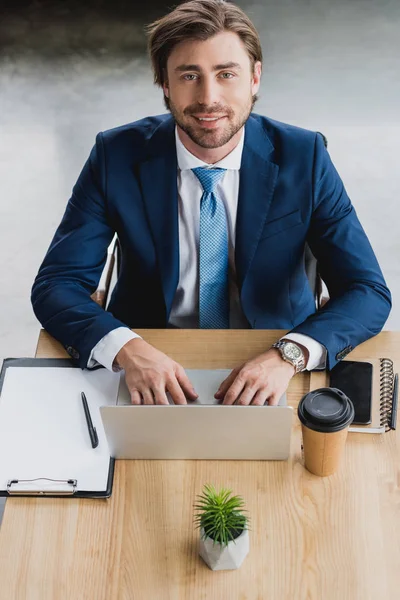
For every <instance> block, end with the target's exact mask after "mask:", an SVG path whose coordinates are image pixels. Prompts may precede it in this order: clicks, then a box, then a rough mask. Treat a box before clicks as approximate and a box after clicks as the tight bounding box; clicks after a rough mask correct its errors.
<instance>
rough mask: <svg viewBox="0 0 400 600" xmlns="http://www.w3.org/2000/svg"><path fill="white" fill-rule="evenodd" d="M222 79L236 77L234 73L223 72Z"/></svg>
mask: <svg viewBox="0 0 400 600" xmlns="http://www.w3.org/2000/svg"><path fill="white" fill-rule="evenodd" d="M221 77H222V79H233V78H234V77H235V75H234V73H221Z"/></svg>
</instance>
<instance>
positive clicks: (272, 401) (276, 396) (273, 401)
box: [268, 393, 281, 406]
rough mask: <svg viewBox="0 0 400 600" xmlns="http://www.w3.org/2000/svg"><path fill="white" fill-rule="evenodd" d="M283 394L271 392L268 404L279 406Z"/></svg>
mask: <svg viewBox="0 0 400 600" xmlns="http://www.w3.org/2000/svg"><path fill="white" fill-rule="evenodd" d="M280 397H281V394H277V393H274V394H270V396H269V398H268V405H269V406H277V405H278V402H279V400H280Z"/></svg>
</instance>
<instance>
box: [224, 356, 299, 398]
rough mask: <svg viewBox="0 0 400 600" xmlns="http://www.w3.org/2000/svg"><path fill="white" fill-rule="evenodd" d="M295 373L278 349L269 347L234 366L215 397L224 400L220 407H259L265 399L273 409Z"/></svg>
mask: <svg viewBox="0 0 400 600" xmlns="http://www.w3.org/2000/svg"><path fill="white" fill-rule="evenodd" d="M294 374H295V369H294V367H293V366H292V365H291V364H290V363H288V362H286V361H285V360H283V358H282V356H281V353H280V352H279V350H277V349H276V348H271V349H270V350H268V351H267V352H264V353H263V354H260V356H257V357H256V358H253V359H252V360H249V361H247V362H246V363H244V364H243V365H241V366H240V367H236V369H234V370H233V371H232V373H231V374H230V375H229V376H228V377H227V378H226V379H225V381H223V382H222V383H221V385H220V387H219V390H218V391H217V393H216V394H215V398H217V400H221V399H223V403H222V404H241V405H248V404H254V405H258V406H262V405H263V404H264V403H265V401H266V400H268V404H269V405H271V406H276V405H277V404H278V402H279V400H280V398H281V396H282V395H283V394H284V392H286V390H287V387H288V385H289V381H290V380H291V378H292V377H293V375H294Z"/></svg>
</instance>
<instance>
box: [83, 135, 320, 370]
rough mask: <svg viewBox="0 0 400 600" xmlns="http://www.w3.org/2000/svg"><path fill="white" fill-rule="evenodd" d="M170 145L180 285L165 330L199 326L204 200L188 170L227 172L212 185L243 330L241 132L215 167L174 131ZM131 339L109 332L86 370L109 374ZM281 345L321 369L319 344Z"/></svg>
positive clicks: (233, 319) (301, 338) (122, 331)
mask: <svg viewBox="0 0 400 600" xmlns="http://www.w3.org/2000/svg"><path fill="white" fill-rule="evenodd" d="M175 139H176V152H177V161H178V214H179V282H178V287H177V289H176V293H175V296H174V300H173V303H172V308H171V313H170V318H169V325H173V326H175V327H179V328H184V329H196V328H198V326H199V325H198V323H199V276H198V254H199V230H200V200H201V197H202V195H203V188H202V186H201V183H200V181H199V180H198V178H197V177H196V175H195V174H194V173H193V172H192V169H194V168H196V167H213V168H216V167H219V168H223V169H226V172H225V174H224V176H223V177H222V178H221V180H220V181H219V183H218V185H217V188H216V194H217V196H218V198H220V199H221V200H222V202H223V203H224V206H225V210H226V215H227V223H228V239H229V297H230V315H229V321H230V328H231V329H244V328H245V329H247V328H248V327H249V324H248V322H247V319H246V318H245V316H244V314H243V311H242V309H241V305H240V299H239V292H238V287H237V283H236V270H235V260H234V251H235V238H236V215H237V204H238V197H239V177H240V164H241V161H242V152H243V144H244V130H243V132H242V136H241V138H240V141H239V143H238V144H237V146H236V147H235V148H234V150H232V152H231V153H230V154H228V156H226V157H225V158H223V159H222V160H220V161H219V162H217V163H215V164H214V165H209V164H207V163H205V162H203V161H201V160H200V159H198V158H196V157H195V156H194V155H193V154H191V153H190V152H189V151H188V150H187V148H185V146H184V145H183V143H182V142H181V140H180V138H179V135H178V130H177V129H176V128H175ZM136 337H140V336H139V335H138V334H136V333H134V332H132V331H131V330H130V329H127V328H125V327H118V328H117V329H114V330H113V331H110V332H109V333H108V334H107V335H105V336H104V337H103V338H102V339H101V340H100V341H99V342H98V343H97V344H96V346H95V347H94V348H93V350H92V352H91V355H90V357H89V361H88V367H93V366H96V365H97V364H99V363H100V364H102V365H103V366H104V367H106V368H107V369H110V370H112V369H113V362H114V359H115V357H116V355H117V354H118V352H119V351H120V350H121V348H122V347H123V346H124V345H125V344H126V343H127V342H128V341H129V340H131V339H134V338H136ZM285 339H291V340H292V341H294V342H298V343H299V344H302V345H303V346H305V347H306V348H307V349H308V351H309V359H308V363H307V369H308V370H312V369H315V368H323V367H324V366H325V363H326V349H325V347H324V346H322V345H321V344H320V343H319V342H317V341H316V340H314V339H312V338H310V337H309V336H306V335H303V334H299V333H288V334H287V335H285Z"/></svg>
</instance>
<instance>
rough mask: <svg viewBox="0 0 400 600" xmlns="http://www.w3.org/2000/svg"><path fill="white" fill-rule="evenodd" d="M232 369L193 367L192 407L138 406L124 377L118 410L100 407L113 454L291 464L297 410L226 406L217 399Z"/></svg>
mask: <svg viewBox="0 0 400 600" xmlns="http://www.w3.org/2000/svg"><path fill="white" fill-rule="evenodd" d="M230 372H231V370H230V369H214V370H205V369H187V370H186V373H187V375H188V377H189V379H190V381H191V382H192V384H193V386H194V388H195V390H196V392H197V393H198V394H199V398H198V399H197V400H195V401H194V402H189V403H188V404H187V405H184V406H182V405H180V406H178V405H175V404H173V402H172V400H171V399H169V401H170V405H169V406H166V405H164V406H162V405H156V406H143V405H141V406H132V404H131V401H130V395H129V391H128V388H127V386H126V384H125V380H124V378H121V384H120V389H119V394H118V402H117V405H116V406H102V407H101V408H100V413H101V417H102V420H103V425H104V430H105V433H106V436H107V441H108V445H109V449H110V453H111V456H113V457H114V458H122V459H163V460H164V459H207V460H214V459H216V460H222V459H228V460H286V459H287V458H288V457H289V453H290V435H291V429H292V416H293V409H292V408H291V407H290V406H287V401H286V394H285V395H284V396H283V397H282V398H281V400H280V402H279V405H278V406H268V405H265V406H235V405H234V406H223V405H221V404H220V401H218V400H216V399H215V398H214V394H215V392H216V391H217V389H218V387H219V385H220V383H221V382H222V381H223V380H224V379H225V378H226V377H227V376H228V375H229V373H230Z"/></svg>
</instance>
